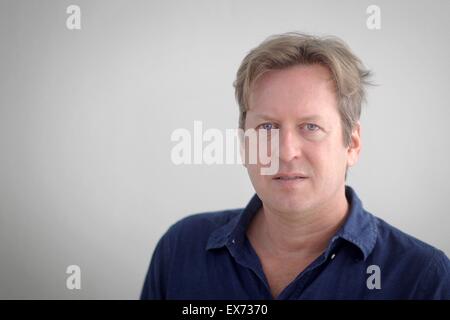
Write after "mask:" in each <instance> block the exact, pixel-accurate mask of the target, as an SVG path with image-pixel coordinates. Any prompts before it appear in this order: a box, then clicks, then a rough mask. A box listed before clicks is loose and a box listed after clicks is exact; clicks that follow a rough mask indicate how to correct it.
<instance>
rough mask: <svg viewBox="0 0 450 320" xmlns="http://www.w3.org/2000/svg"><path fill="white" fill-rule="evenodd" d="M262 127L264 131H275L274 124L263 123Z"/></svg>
mask: <svg viewBox="0 0 450 320" xmlns="http://www.w3.org/2000/svg"><path fill="white" fill-rule="evenodd" d="M260 127H261V128H262V129H264V130H267V131H269V130H272V129H273V124H272V123H263V124H262V125H261V126H260Z"/></svg>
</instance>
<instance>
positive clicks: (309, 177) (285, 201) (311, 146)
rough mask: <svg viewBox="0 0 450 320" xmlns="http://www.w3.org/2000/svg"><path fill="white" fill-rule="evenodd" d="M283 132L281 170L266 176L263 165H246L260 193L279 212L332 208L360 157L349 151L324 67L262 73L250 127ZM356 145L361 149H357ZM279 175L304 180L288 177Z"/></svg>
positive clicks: (356, 140) (252, 99) (254, 94)
mask: <svg viewBox="0 0 450 320" xmlns="http://www.w3.org/2000/svg"><path fill="white" fill-rule="evenodd" d="M250 128H253V129H265V130H267V131H268V133H269V134H270V130H271V129H279V171H278V173H276V174H274V175H261V164H260V163H257V164H247V165H246V167H247V169H248V173H249V176H250V179H251V181H252V184H253V186H254V188H255V190H256V193H257V194H258V196H259V197H260V198H261V200H262V201H263V203H264V205H265V206H268V207H270V208H272V209H274V210H278V211H279V212H286V213H289V212H305V213H307V212H313V211H314V210H315V209H318V208H321V206H323V205H326V204H328V205H331V206H332V205H333V201H335V200H336V199H337V197H338V195H339V192H340V191H342V190H343V188H344V183H345V170H346V167H347V166H352V165H353V164H354V163H356V161H357V158H358V154H359V146H360V140H359V125H358V127H357V129H356V130H354V132H353V134H352V142H353V145H354V147H345V146H344V141H343V135H342V132H343V131H342V124H341V119H340V116H339V113H338V106H337V99H336V94H335V89H334V82H333V80H332V76H331V73H330V71H329V70H328V69H327V68H326V67H324V66H321V65H318V64H315V65H307V66H304V65H303V66H294V67H290V68H287V69H283V70H272V71H269V72H267V73H265V74H263V75H262V76H261V77H260V78H259V79H258V80H257V82H256V83H255V84H254V86H253V87H252V91H251V94H250V97H249V110H248V111H247V116H246V121H245V129H250ZM355 146H356V147H355ZM280 174H288V175H296V176H302V177H303V178H294V179H286V178H281V179H278V178H277V177H278V176H279V175H280Z"/></svg>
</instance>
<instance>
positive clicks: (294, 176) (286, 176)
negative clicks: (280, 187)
mask: <svg viewBox="0 0 450 320" xmlns="http://www.w3.org/2000/svg"><path fill="white" fill-rule="evenodd" d="M306 178H307V176H306V175H304V174H302V173H280V174H277V175H276V176H275V177H273V180H279V181H292V180H303V179H306Z"/></svg>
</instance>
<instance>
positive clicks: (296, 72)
mask: <svg viewBox="0 0 450 320" xmlns="http://www.w3.org/2000/svg"><path fill="white" fill-rule="evenodd" d="M336 112H337V103H336V94H335V88H334V81H333V78H332V75H331V72H330V71H329V70H328V68H326V67H324V66H322V65H319V64H314V65H299V66H294V67H289V68H286V69H282V70H271V71H268V72H266V73H264V74H263V75H262V76H260V77H259V78H258V79H257V81H255V82H254V84H253V86H252V87H251V90H250V95H249V110H248V114H249V115H252V114H253V115H256V116H257V115H261V114H264V115H266V116H272V117H276V116H282V115H289V116H298V117H303V116H313V115H316V116H318V115H323V116H325V115H326V114H329V113H336Z"/></svg>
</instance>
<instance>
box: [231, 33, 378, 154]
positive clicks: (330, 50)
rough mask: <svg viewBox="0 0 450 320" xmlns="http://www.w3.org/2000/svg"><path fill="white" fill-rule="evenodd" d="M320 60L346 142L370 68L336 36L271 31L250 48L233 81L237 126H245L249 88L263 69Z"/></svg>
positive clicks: (357, 118)
mask: <svg viewBox="0 0 450 320" xmlns="http://www.w3.org/2000/svg"><path fill="white" fill-rule="evenodd" d="M311 64H320V65H323V66H325V67H327V68H328V69H329V70H330V72H331V74H332V76H333V80H334V84H335V89H336V97H337V100H338V111H339V114H340V117H341V121H342V127H343V140H344V144H345V146H348V145H349V144H350V142H351V134H352V130H353V128H354V126H355V124H356V122H357V121H358V120H359V118H360V115H361V105H362V103H363V102H364V101H365V97H366V90H365V87H366V85H369V84H371V83H370V82H369V81H368V78H369V77H370V76H371V72H370V71H369V70H367V69H365V67H364V66H363V64H362V62H361V60H360V59H359V58H358V57H356V56H355V55H354V54H353V53H352V52H351V50H350V48H349V47H348V46H347V45H346V44H345V43H344V42H343V41H342V40H340V39H339V38H337V37H332V36H327V37H317V36H312V35H307V34H303V33H298V32H288V33H284V34H280V35H273V36H270V37H269V38H267V39H266V40H264V41H263V42H262V43H261V44H260V45H259V46H257V47H256V48H254V49H252V50H251V51H250V52H249V53H248V54H247V55H246V57H245V58H244V60H243V61H242V63H241V65H240V67H239V69H238V72H237V75H236V80H235V81H234V82H233V86H234V88H235V95H236V100H237V102H238V104H239V128H242V129H244V125H245V117H246V112H247V110H248V108H249V105H248V102H249V96H250V90H251V88H252V85H253V84H254V82H255V81H256V80H257V79H258V77H260V76H261V75H262V74H263V73H265V72H267V71H270V70H279V69H284V68H288V67H291V66H295V65H311Z"/></svg>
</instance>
